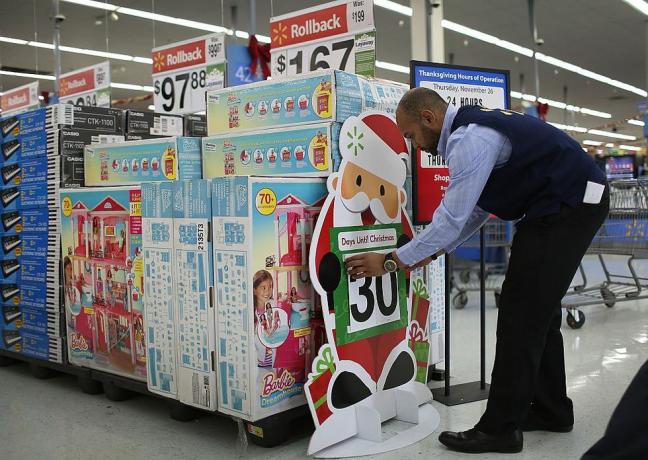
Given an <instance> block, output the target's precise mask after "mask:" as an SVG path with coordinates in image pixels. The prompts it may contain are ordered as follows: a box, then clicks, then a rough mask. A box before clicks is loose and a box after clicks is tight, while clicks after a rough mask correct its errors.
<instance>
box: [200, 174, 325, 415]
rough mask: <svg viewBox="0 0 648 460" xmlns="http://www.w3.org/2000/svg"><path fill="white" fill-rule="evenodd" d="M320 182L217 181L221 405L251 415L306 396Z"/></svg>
mask: <svg viewBox="0 0 648 460" xmlns="http://www.w3.org/2000/svg"><path fill="white" fill-rule="evenodd" d="M326 194H327V192H326V183H325V180H324V179H306V178H301V179H300V178H261V177H227V178H217V179H214V180H213V182H212V196H213V202H212V208H213V210H212V214H213V216H214V217H213V238H214V240H213V243H214V269H215V273H214V291H215V303H216V315H217V318H216V325H217V344H218V346H217V352H218V354H217V367H218V373H217V374H218V409H219V411H221V412H225V413H228V414H232V415H235V416H237V417H241V418H243V419H245V420H249V421H255V420H259V419H262V418H264V417H267V416H269V415H272V414H276V413H278V412H282V411H285V410H288V409H291V408H293V407H296V406H300V405H302V404H305V403H306V400H305V397H304V388H303V387H304V382H305V381H306V374H307V373H308V370H310V366H311V361H312V352H313V350H317V349H318V348H319V345H320V344H319V343H316V344H313V335H314V334H313V332H312V327H311V326H312V316H313V312H314V311H315V310H316V309H317V306H316V305H315V304H314V302H315V296H314V295H313V287H312V284H311V282H310V278H309V274H308V251H309V247H310V240H311V234H312V231H313V228H314V225H315V221H316V219H317V216H318V214H319V212H320V208H321V205H322V203H323V201H324V198H325V196H326Z"/></svg>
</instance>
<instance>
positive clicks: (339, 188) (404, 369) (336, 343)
mask: <svg viewBox="0 0 648 460" xmlns="http://www.w3.org/2000/svg"><path fill="white" fill-rule="evenodd" d="M407 151H408V149H407V145H406V143H405V140H404V139H403V137H402V135H401V134H400V131H399V129H398V127H397V125H396V123H395V121H394V120H393V119H392V118H391V117H390V116H389V115H386V114H384V113H381V112H376V111H367V112H363V113H362V114H361V115H360V116H358V117H353V116H352V117H349V118H348V119H347V120H346V121H345V122H344V124H343V126H342V129H341V133H340V152H341V155H342V163H341V165H340V168H339V171H338V172H337V173H335V174H332V175H331V176H330V177H329V179H328V182H327V187H328V191H329V195H328V197H327V199H326V201H325V203H324V206H323V208H322V212H321V214H320V217H319V220H318V222H317V225H316V227H315V231H314V233H313V240H312V243H311V252H310V260H309V262H310V273H311V280H312V283H313V286H314V288H315V290H316V291H317V293H318V294H319V295H320V296H321V299H322V313H323V317H324V323H325V327H326V334H327V339H328V344H327V345H324V346H323V347H322V349H321V350H320V353H319V355H318V356H317V358H316V359H315V361H314V362H313V369H312V373H311V374H310V376H309V379H308V382H307V383H306V395H307V399H308V402H309V405H310V408H311V412H312V414H313V419H314V421H315V425H316V427H317V429H316V432H315V434H314V435H313V439H312V440H311V445H310V448H309V453H316V452H320V453H321V452H323V451H322V449H326V448H327V447H329V446H332V445H334V444H338V443H341V442H343V441H345V440H346V441H345V442H346V443H347V445H346V447H348V448H347V449H346V450H345V448H342V449H340V448H338V449H337V450H335V452H334V454H335V455H338V456H346V455H350V452H353V448H351V447H352V446H350V444H349V442H350V441H351V438H358V439H360V438H361V439H362V441H363V442H366V440H367V439H371V440H372V442H373V443H374V447H376V446H380V445H381V442H382V441H381V439H380V438H381V435H380V424H381V423H382V422H384V421H386V420H388V419H390V418H394V417H395V418H398V419H401V420H407V421H410V422H412V423H417V422H418V420H419V410H418V409H419V406H420V405H421V404H423V403H425V402H426V401H428V400H429V399H431V395H430V392H429V390H428V389H427V387H425V385H423V384H422V383H418V382H416V376H417V358H416V356H415V353H414V351H413V349H412V348H411V347H410V346H409V343H408V339H409V338H410V337H409V335H408V329H411V328H408V326H409V319H410V309H409V305H408V293H409V276H408V275H407V274H406V273H404V272H403V271H397V272H395V273H387V274H385V275H382V276H379V277H368V278H362V279H357V280H353V279H351V278H350V277H349V275H348V274H347V273H346V268H345V264H344V262H345V260H346V258H347V257H350V256H352V255H355V254H359V253H363V252H383V253H387V252H391V251H393V250H394V249H396V248H398V247H400V246H402V245H404V244H407V242H409V241H410V240H411V239H412V237H413V232H412V225H411V223H410V220H409V217H408V215H407V213H406V211H405V206H406V204H407V195H406V193H405V189H404V184H405V178H406V160H407ZM425 365H426V366H427V362H426V363H425ZM397 401H398V402H397ZM406 406H407V407H406ZM429 408H430V409H431V406H429ZM432 411H434V410H433V409H432ZM434 414H436V412H434ZM428 415H429V413H428ZM431 425H435V424H434V423H431ZM368 426H369V427H372V428H371V429H368V428H367V427H368ZM431 430H434V428H432V429H431ZM430 432H431V431H430ZM421 434H422V432H421V433H419V436H420V435H421ZM427 434H429V433H427ZM405 438H406V439H404V440H401V444H400V445H406V444H408V443H409V442H414V441H415V440H416V439H414V438H412V437H411V436H409V437H407V436H406V437H405ZM418 439H420V438H418ZM403 442H405V444H403ZM392 444H393V441H392ZM338 447H339V446H338ZM363 448H364V449H367V446H364V447H363ZM390 448H396V447H394V446H392V447H387V448H385V447H376V450H375V451H376V452H380V451H384V450H388V449H390ZM329 451H330V449H329ZM329 453H330V452H329ZM331 455H333V454H331Z"/></svg>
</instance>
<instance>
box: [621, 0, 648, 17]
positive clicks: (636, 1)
mask: <svg viewBox="0 0 648 460" xmlns="http://www.w3.org/2000/svg"><path fill="white" fill-rule="evenodd" d="M623 1H624V2H626V3H627V4H628V5H630V6H631V7H633V8H634V9H635V10H637V11H639V12H640V13H643V14H645V15H646V16H648V3H646V2H645V1H644V0H623Z"/></svg>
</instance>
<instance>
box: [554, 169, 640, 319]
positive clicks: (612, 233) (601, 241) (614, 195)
mask: <svg viewBox="0 0 648 460" xmlns="http://www.w3.org/2000/svg"><path fill="white" fill-rule="evenodd" d="M587 254H593V255H596V256H597V259H598V261H599V262H600V264H601V267H602V268H603V273H604V275H605V281H603V282H602V283H599V284H596V285H593V286H587V284H588V282H587V276H586V273H585V270H584V269H583V265H582V263H581V265H580V273H581V277H582V279H583V281H582V283H581V284H579V285H578V286H575V287H573V290H572V292H570V293H568V294H567V295H566V296H565V297H564V298H563V299H562V306H563V308H565V309H566V310H567V318H566V322H567V325H568V326H569V327H571V328H572V329H578V328H580V327H582V326H583V323H584V322H585V314H584V313H583V312H582V311H581V310H579V309H578V308H579V307H583V306H586V305H597V304H603V305H605V306H607V307H608V308H612V307H613V306H614V305H615V304H616V303H617V302H623V301H628V300H638V299H646V298H648V278H645V277H642V276H639V275H638V273H637V268H636V266H635V262H636V261H637V260H641V259H648V180H646V179H632V180H619V181H614V182H611V183H610V213H609V215H608V217H607V219H606V220H605V222H604V223H603V225H602V226H601V228H600V229H599V231H598V232H597V234H596V236H595V237H594V240H593V241H592V244H591V245H590V247H589V249H588V251H587ZM609 255H621V256H628V261H627V272H625V273H614V272H612V271H611V270H610V268H609V263H608V262H606V259H605V256H609Z"/></svg>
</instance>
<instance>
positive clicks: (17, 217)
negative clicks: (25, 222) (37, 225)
mask: <svg viewBox="0 0 648 460" xmlns="http://www.w3.org/2000/svg"><path fill="white" fill-rule="evenodd" d="M21 220H22V215H21V214H20V212H18V211H10V212H5V213H3V214H2V228H3V229H4V231H5V232H7V231H9V230H11V229H12V227H13V226H14V225H16V224H17V223H18V222H20V221H21Z"/></svg>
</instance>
